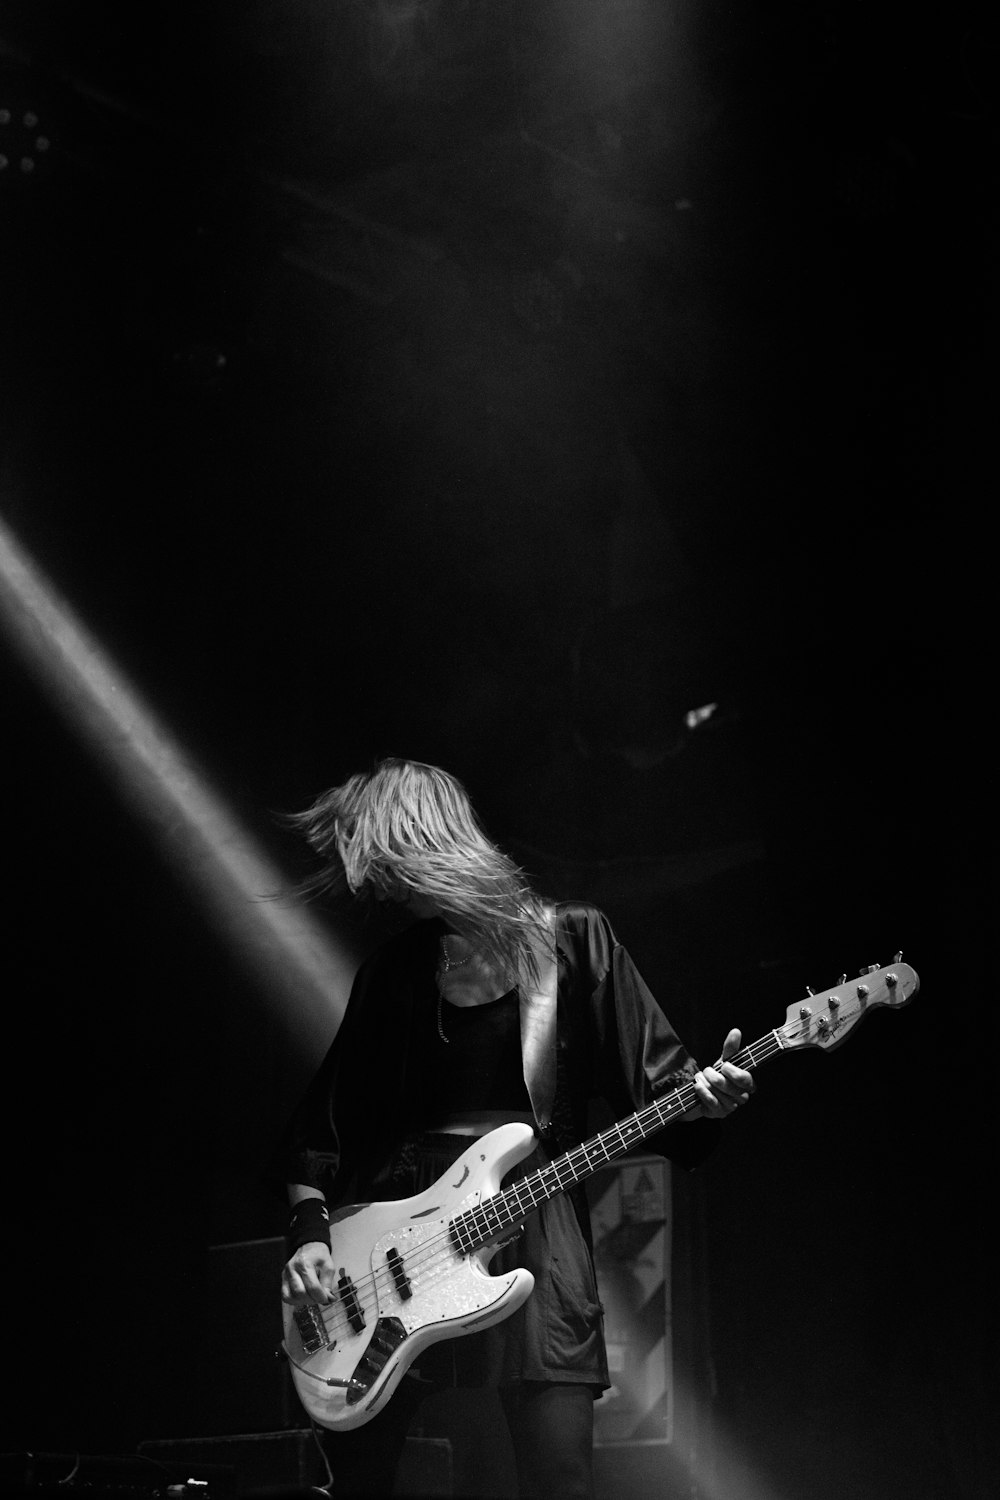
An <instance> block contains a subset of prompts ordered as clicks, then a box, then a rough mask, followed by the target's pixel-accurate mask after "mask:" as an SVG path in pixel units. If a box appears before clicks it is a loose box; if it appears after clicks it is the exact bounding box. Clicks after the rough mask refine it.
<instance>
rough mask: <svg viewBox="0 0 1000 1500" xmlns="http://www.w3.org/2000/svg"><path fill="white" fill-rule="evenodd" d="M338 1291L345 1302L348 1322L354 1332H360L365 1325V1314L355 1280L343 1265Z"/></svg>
mask: <svg viewBox="0 0 1000 1500" xmlns="http://www.w3.org/2000/svg"><path fill="white" fill-rule="evenodd" d="M337 1291H338V1292H339V1293H340V1300H341V1302H343V1304H344V1311H345V1312H346V1313H347V1321H348V1323H350V1325H351V1328H352V1330H353V1332H354V1333H360V1332H361V1330H362V1328H364V1326H365V1315H364V1313H363V1312H362V1311H361V1303H360V1302H359V1301H358V1294H357V1290H356V1288H355V1286H354V1282H353V1281H352V1280H351V1278H350V1277H349V1276H348V1274H347V1272H346V1271H345V1270H344V1268H343V1266H341V1268H340V1275H339V1277H338V1278H337Z"/></svg>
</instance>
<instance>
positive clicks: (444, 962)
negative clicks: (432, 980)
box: [437, 938, 472, 1042]
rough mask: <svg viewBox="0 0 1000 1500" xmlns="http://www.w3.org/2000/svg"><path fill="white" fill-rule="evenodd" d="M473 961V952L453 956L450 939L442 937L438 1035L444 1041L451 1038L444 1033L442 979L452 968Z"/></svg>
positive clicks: (461, 966) (459, 967)
mask: <svg viewBox="0 0 1000 1500" xmlns="http://www.w3.org/2000/svg"><path fill="white" fill-rule="evenodd" d="M471 961H472V954H471V953H467V954H466V955H465V957H464V958H452V956H451V954H450V953H449V952H448V939H447V938H442V939H441V962H440V963H439V964H438V971H437V983H438V1006H437V1029H438V1036H439V1037H440V1038H441V1040H442V1042H447V1041H448V1040H449V1038H448V1037H446V1036H445V1034H444V1011H443V1006H444V991H443V990H442V989H441V981H442V979H443V978H444V976H445V975H446V974H450V973H451V970H452V969H461V968H463V967H464V965H465V964H467V963H471Z"/></svg>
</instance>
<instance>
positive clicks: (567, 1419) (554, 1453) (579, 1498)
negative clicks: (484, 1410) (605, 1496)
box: [502, 1381, 594, 1500]
mask: <svg viewBox="0 0 1000 1500" xmlns="http://www.w3.org/2000/svg"><path fill="white" fill-rule="evenodd" d="M502 1400H503V1406H504V1411H505V1413H506V1416H507V1422H508V1425H509V1427H510V1435H511V1440H512V1442H513V1444H514V1456H515V1460H516V1462H517V1478H518V1488H519V1491H520V1500H593V1496H594V1469H593V1449H594V1397H593V1393H592V1391H591V1389H590V1387H589V1386H586V1385H571V1384H560V1385H557V1384H552V1385H549V1384H548V1383H542V1382H535V1381H526V1382H525V1383H524V1384H523V1385H520V1386H514V1387H511V1388H509V1389H505V1390H504V1391H503V1392H502Z"/></svg>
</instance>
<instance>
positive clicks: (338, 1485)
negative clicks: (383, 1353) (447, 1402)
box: [321, 1378, 423, 1500]
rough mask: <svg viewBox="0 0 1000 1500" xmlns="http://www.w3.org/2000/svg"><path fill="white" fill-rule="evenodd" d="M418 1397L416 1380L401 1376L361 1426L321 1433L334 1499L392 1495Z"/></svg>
mask: <svg viewBox="0 0 1000 1500" xmlns="http://www.w3.org/2000/svg"><path fill="white" fill-rule="evenodd" d="M422 1399H423V1391H422V1390H421V1388H420V1387H419V1386H418V1385H417V1383H416V1381H413V1380H411V1379H409V1378H405V1379H404V1380H403V1381H402V1382H401V1383H400V1385H399V1387H398V1388H397V1390H396V1392H395V1394H394V1395H393V1396H392V1398H391V1400H390V1401H389V1404H388V1405H387V1406H386V1407H385V1408H384V1410H383V1411H381V1412H379V1414H378V1416H377V1417H373V1418H372V1420H371V1421H370V1422H366V1423H365V1425H364V1426H363V1427H353V1428H352V1429H351V1430H350V1432H324V1433H323V1434H322V1439H321V1440H322V1443H323V1451H324V1453H325V1454H326V1458H327V1462H328V1463H329V1465H330V1471H331V1473H332V1475H333V1497H334V1500H386V1497H387V1496H390V1495H391V1494H392V1492H393V1485H394V1483H395V1478H396V1470H397V1468H398V1467H399V1461H400V1459H401V1458H402V1456H403V1446H404V1444H405V1442H406V1435H407V1432H408V1430H409V1427H410V1423H411V1421H412V1419H413V1414H414V1411H415V1409H416V1407H417V1405H418V1404H419V1402H420V1401H421V1400H422Z"/></svg>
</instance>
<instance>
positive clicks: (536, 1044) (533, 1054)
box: [520, 906, 559, 1136]
mask: <svg viewBox="0 0 1000 1500" xmlns="http://www.w3.org/2000/svg"><path fill="white" fill-rule="evenodd" d="M544 925H545V930H546V937H545V939H544V940H543V939H541V938H540V939H539V940H538V941H537V942H536V943H535V945H534V947H535V959H536V963H537V966H538V983H537V984H536V985H535V986H533V987H530V988H529V987H528V986H527V985H525V986H523V987H522V989H521V1004H520V1011H521V1057H522V1059H523V1064H524V1081H525V1084H526V1085H527V1088H528V1098H529V1099H530V1100H531V1108H532V1111H533V1112H534V1116H535V1124H536V1125H537V1126H538V1129H539V1131H540V1133H541V1134H542V1135H543V1136H544V1135H548V1133H549V1130H550V1128H551V1125H552V1106H553V1103H554V1101H555V1093H556V1021H557V1014H558V1007H557V992H558V981H559V966H558V960H557V958H556V937H555V910H554V909H553V908H552V907H551V906H547V907H546V908H545V921H544Z"/></svg>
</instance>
